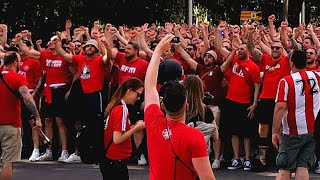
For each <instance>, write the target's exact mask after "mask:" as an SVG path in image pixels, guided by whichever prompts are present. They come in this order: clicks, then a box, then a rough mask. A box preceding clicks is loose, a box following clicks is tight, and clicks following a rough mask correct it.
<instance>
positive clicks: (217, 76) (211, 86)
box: [196, 63, 225, 106]
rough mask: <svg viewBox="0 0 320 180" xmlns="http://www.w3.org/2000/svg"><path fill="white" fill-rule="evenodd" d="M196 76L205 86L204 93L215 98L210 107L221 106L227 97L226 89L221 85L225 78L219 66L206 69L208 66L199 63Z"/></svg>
mask: <svg viewBox="0 0 320 180" xmlns="http://www.w3.org/2000/svg"><path fill="white" fill-rule="evenodd" d="M196 74H198V75H199V77H200V78H201V80H202V82H203V84H204V91H205V92H210V94H212V95H213V96H214V100H213V101H212V102H211V103H210V105H217V106H219V105H221V103H222V100H223V98H224V97H225V93H224V89H223V87H222V84H221V82H222V79H223V76H224V74H223V73H222V71H221V68H220V67H219V66H214V67H213V68H206V66H204V65H202V64H199V63H198V65H197V69H196Z"/></svg>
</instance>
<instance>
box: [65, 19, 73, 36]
mask: <svg viewBox="0 0 320 180" xmlns="http://www.w3.org/2000/svg"><path fill="white" fill-rule="evenodd" d="M71 26H72V22H71V20H70V19H67V20H66V24H65V27H66V34H67V40H68V41H71V40H72V38H71V31H70V29H71Z"/></svg>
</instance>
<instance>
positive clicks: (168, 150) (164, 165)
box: [144, 104, 208, 180]
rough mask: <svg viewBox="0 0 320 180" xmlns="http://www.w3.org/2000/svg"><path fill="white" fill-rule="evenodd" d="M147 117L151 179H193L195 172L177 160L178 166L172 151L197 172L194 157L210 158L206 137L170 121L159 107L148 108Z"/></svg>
mask: <svg viewBox="0 0 320 180" xmlns="http://www.w3.org/2000/svg"><path fill="white" fill-rule="evenodd" d="M144 118H145V123H146V130H147V134H148V136H147V144H148V153H149V164H150V171H149V172H150V176H149V178H150V179H151V180H155V179H176V180H194V179H195V175H196V172H195V171H193V172H191V171H190V170H189V169H188V168H187V167H185V165H183V164H182V163H181V162H180V161H178V160H176V163H175V156H174V153H173V149H174V151H175V153H176V154H177V155H178V156H179V158H180V159H181V160H182V162H183V163H185V164H186V165H187V166H188V167H189V168H191V169H194V167H193V164H192V158H199V157H207V156H208V152H207V149H206V142H205V139H204V136H203V134H202V133H201V132H200V131H199V130H198V129H196V128H192V127H189V126H187V125H186V124H184V123H182V122H177V121H172V120H167V119H166V117H165V116H164V114H163V112H162V111H161V110H160V107H159V106H158V105H156V104H152V105H150V106H148V107H147V109H146V111H145V115H144ZM168 129H169V130H168ZM175 164H176V167H175ZM174 174H175V178H174Z"/></svg>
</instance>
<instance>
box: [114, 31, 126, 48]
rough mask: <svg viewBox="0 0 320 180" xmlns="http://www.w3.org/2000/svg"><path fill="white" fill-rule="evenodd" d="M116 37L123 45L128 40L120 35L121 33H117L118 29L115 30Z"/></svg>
mask: <svg viewBox="0 0 320 180" xmlns="http://www.w3.org/2000/svg"><path fill="white" fill-rule="evenodd" d="M115 35H116V37H117V39H118V40H119V41H120V42H121V43H122V44H124V45H127V44H128V41H127V40H126V39H125V38H124V37H123V36H121V34H120V33H119V31H116V34H115Z"/></svg>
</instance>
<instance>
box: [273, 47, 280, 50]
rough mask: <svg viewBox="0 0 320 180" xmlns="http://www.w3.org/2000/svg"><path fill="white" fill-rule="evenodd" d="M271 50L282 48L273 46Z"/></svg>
mask: <svg viewBox="0 0 320 180" xmlns="http://www.w3.org/2000/svg"><path fill="white" fill-rule="evenodd" d="M271 49H272V50H279V49H281V47H279V46H271Z"/></svg>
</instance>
